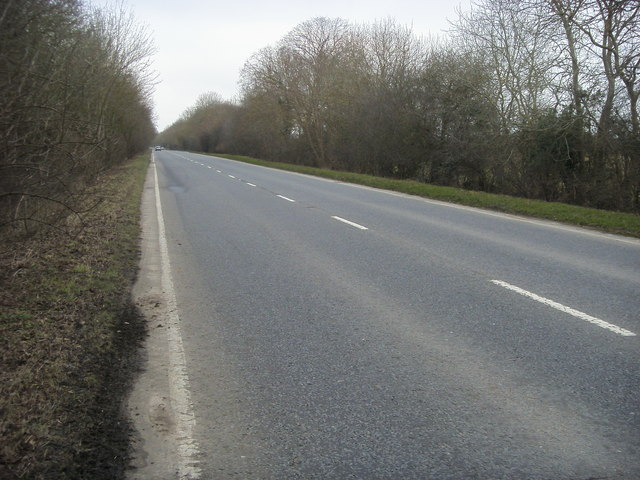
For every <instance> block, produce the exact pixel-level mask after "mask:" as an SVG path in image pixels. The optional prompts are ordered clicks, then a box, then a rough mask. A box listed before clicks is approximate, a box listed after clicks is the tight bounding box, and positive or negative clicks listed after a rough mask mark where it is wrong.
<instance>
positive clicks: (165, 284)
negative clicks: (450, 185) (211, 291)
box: [152, 160, 202, 480]
mask: <svg viewBox="0 0 640 480" xmlns="http://www.w3.org/2000/svg"><path fill="white" fill-rule="evenodd" d="M152 165H153V174H154V178H155V194H156V195H155V196H156V211H157V213H158V243H159V247H160V257H161V264H162V289H163V291H164V295H165V298H166V302H167V317H168V318H167V323H168V324H169V325H170V328H167V338H168V344H169V345H168V350H169V351H168V353H169V364H170V365H169V380H170V382H169V385H170V388H171V396H172V400H173V404H174V405H173V407H174V408H173V411H174V412H175V415H176V432H177V435H176V437H177V441H178V458H179V461H180V464H179V465H176V467H177V469H178V475H179V478H180V479H181V480H196V479H198V478H200V475H201V473H202V472H201V470H200V467H199V461H198V457H199V455H200V447H199V445H198V442H197V441H196V440H195V438H194V436H193V432H194V430H195V426H196V417H195V415H194V413H193V408H192V403H191V395H190V393H189V375H188V373H187V364H186V357H185V353H184V346H183V343H182V335H181V333H180V317H179V316H178V303H177V300H176V294H175V290H174V287H173V280H172V278H171V262H170V260H169V248H168V246H167V236H166V230H165V227H164V217H163V215H162V203H161V201H160V187H159V184H158V170H157V169H156V165H155V160H154V161H153V162H152Z"/></svg>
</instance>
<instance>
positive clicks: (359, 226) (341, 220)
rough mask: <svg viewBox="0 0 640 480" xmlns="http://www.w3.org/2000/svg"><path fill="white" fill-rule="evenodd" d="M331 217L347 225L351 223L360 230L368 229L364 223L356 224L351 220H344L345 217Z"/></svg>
mask: <svg viewBox="0 0 640 480" xmlns="http://www.w3.org/2000/svg"><path fill="white" fill-rule="evenodd" d="M331 218H333V219H335V220H338V221H339V222H342V223H346V224H347V225H351V226H352V227H356V228H359V229H360V230H369V229H368V228H367V227H365V226H364V225H360V224H358V223H355V222H352V221H349V220H346V219H344V218H341V217H336V216H333V217H331Z"/></svg>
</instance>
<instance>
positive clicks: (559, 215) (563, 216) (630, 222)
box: [208, 154, 640, 238]
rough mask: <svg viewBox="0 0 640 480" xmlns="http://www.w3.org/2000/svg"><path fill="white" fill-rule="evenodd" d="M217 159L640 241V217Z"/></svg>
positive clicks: (276, 164) (241, 158) (347, 174)
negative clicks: (303, 174)
mask: <svg viewBox="0 0 640 480" xmlns="http://www.w3.org/2000/svg"><path fill="white" fill-rule="evenodd" d="M208 155H212V156H216V157H222V158H228V159H231V160H238V161H241V162H245V163H251V164H253V165H261V166H264V167H271V168H278V169H281V170H288V171H291V172H298V173H305V174H307V175H315V176H318V177H323V178H329V179H332V180H337V181H341V182H349V183H356V184H359V185H366V186H368V187H374V188H382V189H385V190H393V191H396V192H402V193H407V194H410V195H417V196H420V197H425V198H430V199H433V200H441V201H444V202H451V203H456V204H459V205H467V206H470V207H478V208H486V209H489V210H496V211H500V212H504V213H511V214H515V215H525V216H529V217H534V218H541V219H546V220H553V221H556V222H562V223H566V224H570V225H577V226H581V227H587V228H592V229H595V230H599V231H602V232H607V233H615V234H619V235H627V236H632V237H638V238H640V215H634V214H632V213H620V212H610V211H606V210H598V209H595V208H586V207H579V206H576V205H568V204H566V203H558V202H545V201H542V200H530V199H526V198H519V197H511V196H508V195H497V194H493V193H484V192H474V191H469V190H462V189H459V188H453V187H441V186H437V185H429V184H426V183H421V182H416V181H411V180H394V179H389V178H382V177H375V176H372V175H364V174H359V173H351V172H341V171H336V170H325V169H320V168H314V167H306V166H302V165H293V164H288V163H281V162H268V161H265V160H258V159H255V158H250V157H244V156H240V155H223V154H208Z"/></svg>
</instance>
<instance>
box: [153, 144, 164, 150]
mask: <svg viewBox="0 0 640 480" xmlns="http://www.w3.org/2000/svg"><path fill="white" fill-rule="evenodd" d="M155 150H164V147H163V146H161V145H156V147H155Z"/></svg>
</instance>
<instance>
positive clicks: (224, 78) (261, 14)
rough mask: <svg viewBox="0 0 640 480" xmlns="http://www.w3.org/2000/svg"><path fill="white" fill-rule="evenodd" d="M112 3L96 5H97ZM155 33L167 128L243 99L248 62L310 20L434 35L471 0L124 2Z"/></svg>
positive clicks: (158, 104) (161, 121)
mask: <svg viewBox="0 0 640 480" xmlns="http://www.w3.org/2000/svg"><path fill="white" fill-rule="evenodd" d="M112 1H113V0H93V2H92V3H94V4H97V5H104V4H109V3H110V2H112ZM123 1H124V4H125V5H126V6H128V7H130V8H131V10H132V11H133V13H134V14H135V17H136V19H137V20H138V21H139V22H140V23H143V24H146V25H147V26H148V27H149V28H150V30H151V32H152V33H153V38H154V42H155V45H156V48H157V53H156V55H155V58H154V68H155V70H156V71H157V73H158V75H159V78H158V80H159V84H158V85H157V87H156V91H155V95H154V101H155V113H156V126H157V128H158V130H160V131H161V130H163V129H165V128H166V127H168V126H169V125H171V124H172V123H173V122H174V121H176V120H177V119H178V117H179V116H180V114H181V113H182V112H183V111H184V110H185V109H187V108H188V107H190V106H192V105H193V104H194V103H195V101H196V99H197V98H198V96H199V95H200V94H202V93H205V92H217V93H219V94H220V95H221V96H222V97H223V98H225V99H232V98H234V97H235V96H236V95H237V94H238V79H239V77H240V70H241V69H242V66H243V65H244V63H245V62H246V61H247V60H248V59H249V57H250V56H251V55H252V54H253V53H255V52H257V51H258V50H260V49H261V48H263V47H266V46H268V45H273V44H275V43H276V42H277V41H278V40H280V39H281V38H282V37H283V36H284V35H286V34H287V33H288V32H289V31H290V30H292V29H293V28H294V27H295V26H296V25H298V24H299V23H301V22H303V21H305V20H309V19H311V18H313V17H318V16H323V17H330V18H335V17H340V18H343V19H345V20H348V21H350V22H353V23H373V22H375V21H376V20H381V19H384V18H387V17H392V18H394V19H396V20H397V21H398V23H400V24H404V25H409V26H413V31H414V32H415V33H416V34H417V35H424V36H428V35H430V34H431V35H437V34H440V33H441V31H442V30H443V29H446V28H448V26H449V25H448V23H447V19H450V20H453V19H454V18H456V8H458V7H462V8H463V9H464V10H466V9H468V6H469V0H384V1H383V0H355V1H351V0H270V1H259V0H223V1H220V0H210V1H206V0H182V1H174V0H123Z"/></svg>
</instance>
